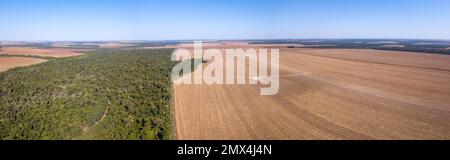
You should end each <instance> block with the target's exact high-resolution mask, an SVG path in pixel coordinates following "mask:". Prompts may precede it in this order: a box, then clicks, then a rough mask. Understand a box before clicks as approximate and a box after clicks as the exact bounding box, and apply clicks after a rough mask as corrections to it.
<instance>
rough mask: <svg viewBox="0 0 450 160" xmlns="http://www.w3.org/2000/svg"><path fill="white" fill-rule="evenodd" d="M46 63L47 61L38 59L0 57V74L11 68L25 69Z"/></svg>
mask: <svg viewBox="0 0 450 160" xmlns="http://www.w3.org/2000/svg"><path fill="white" fill-rule="evenodd" d="M46 61H47V60H44V59H38V58H25V57H0V72H4V71H7V70H9V69H11V68H16V67H26V66H30V65H34V64H38V63H43V62H46Z"/></svg>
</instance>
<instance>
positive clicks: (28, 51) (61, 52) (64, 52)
mask: <svg viewBox="0 0 450 160" xmlns="http://www.w3.org/2000/svg"><path fill="white" fill-rule="evenodd" d="M80 51H81V50H80ZM83 51H85V50H83ZM0 54H6V55H20V56H39V57H54V58H65V57H73V56H79V55H83V54H82V53H76V52H74V50H70V49H59V48H51V49H38V48H26V47H7V48H5V49H4V50H3V51H0Z"/></svg>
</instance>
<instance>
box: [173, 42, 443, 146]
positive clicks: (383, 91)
mask: <svg viewBox="0 0 450 160" xmlns="http://www.w3.org/2000/svg"><path fill="white" fill-rule="evenodd" d="M208 47H209V46H208ZM211 48H214V47H211ZM217 48H227V47H224V46H223V45H221V46H217ZM228 48H233V46H229V47H228ZM260 87H261V86H251V85H177V86H174V93H175V94H174V96H175V97H174V105H175V107H174V108H175V115H176V124H177V125H176V126H177V127H176V128H177V138H178V139H450V56H448V55H437V54H423V53H411V52H395V51H376V50H355V49H305V48H294V49H288V48H283V49H281V51H280V92H279V93H278V94H277V95H275V96H260V95H259V93H260V92H259V89H260Z"/></svg>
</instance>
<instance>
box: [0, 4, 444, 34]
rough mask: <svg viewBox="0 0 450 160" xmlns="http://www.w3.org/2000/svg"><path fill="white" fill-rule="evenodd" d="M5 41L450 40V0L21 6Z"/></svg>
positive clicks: (7, 14) (5, 11) (9, 17)
mask: <svg viewBox="0 0 450 160" xmlns="http://www.w3.org/2000/svg"><path fill="white" fill-rule="evenodd" d="M0 6H1V10H0V19H1V22H2V25H0V40H1V41H136V40H149V41H155V40H200V39H202V40H258V39H420V40H449V39H450V30H449V29H448V28H450V21H448V19H450V10H448V8H450V2H449V1H446V0H429V1H422V0H396V1H391V0H368V1H357V0H344V1H333V0H318V1H317V0H316V1H298V0H262V1H257V2H255V1H251V0H247V1H238V0H219V1H206V0H191V1H181V0H169V1H167V0H166V1H159V0H152V1H145V0H136V1H132V2H130V1H125V0H109V1H108V0H99V1H88V0H77V1H57V0H41V1H31V0H17V1H1V2H0Z"/></svg>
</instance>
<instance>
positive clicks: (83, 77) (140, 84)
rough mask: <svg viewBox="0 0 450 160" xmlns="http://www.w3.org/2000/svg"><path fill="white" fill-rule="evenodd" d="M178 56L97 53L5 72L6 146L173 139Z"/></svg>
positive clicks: (0, 107)
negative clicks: (173, 79) (26, 141)
mask: <svg viewBox="0 0 450 160" xmlns="http://www.w3.org/2000/svg"><path fill="white" fill-rule="evenodd" d="M171 53H172V50H171V49H160V50H97V51H94V52H91V53H88V54H87V55H85V56H80V57H72V58H63V59H51V60H50V61H49V62H46V63H42V64H37V65H34V66H32V67H25V68H18V69H12V70H10V71H7V72H4V73H0V84H1V86H0V139H157V140H158V139H170V138H171V137H170V136H171V130H172V128H173V126H172V121H171V118H172V117H171V103H172V83H171V78H170V74H171V69H172V67H173V66H174V64H175V63H174V62H171V60H170V56H171Z"/></svg>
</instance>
